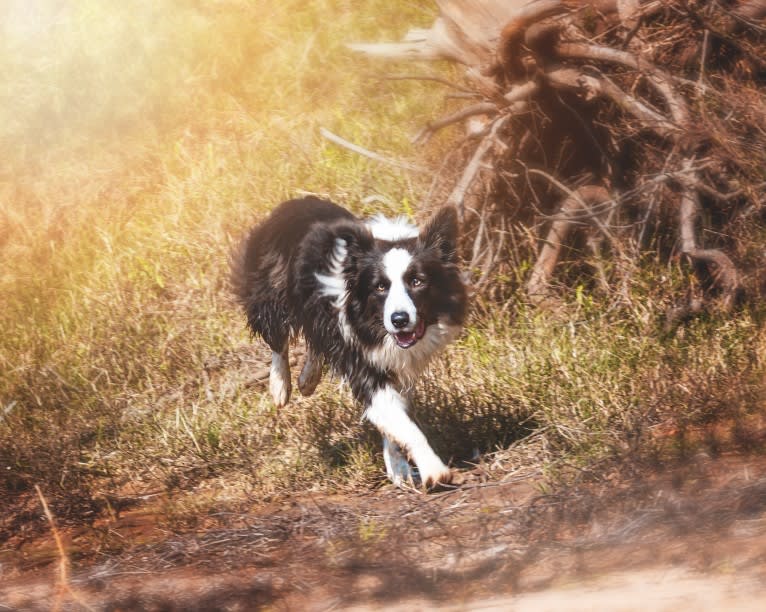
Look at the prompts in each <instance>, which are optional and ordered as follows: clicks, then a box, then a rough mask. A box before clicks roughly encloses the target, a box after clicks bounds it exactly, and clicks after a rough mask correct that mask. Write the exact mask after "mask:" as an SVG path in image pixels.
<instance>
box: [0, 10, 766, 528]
mask: <svg viewBox="0 0 766 612" xmlns="http://www.w3.org/2000/svg"><path fill="white" fill-rule="evenodd" d="M70 4H71V5H72V6H70V5H69V4H66V5H62V6H63V8H60V9H59V13H58V14H57V15H56V16H55V18H53V19H51V20H50V24H48V26H47V29H44V30H43V31H30V30H26V31H24V32H21V31H20V30H19V28H18V27H17V26H14V25H13V24H14V21H13V19H11V17H12V16H11V17H9V16H8V15H10V13H8V15H6V20H5V22H4V23H5V24H6V25H5V26H4V27H5V28H6V32H5V36H3V37H2V42H0V45H2V46H0V71H1V72H2V74H3V77H4V79H5V80H6V82H10V83H13V84H14V86H13V87H12V88H11V89H12V91H13V95H9V96H6V97H5V98H4V99H3V100H2V102H3V103H2V104H1V105H0V126H2V127H0V155H1V156H2V159H3V161H4V162H5V165H4V169H3V170H2V175H1V176H0V259H1V260H2V261H3V265H2V268H1V269H0V296H1V297H2V300H1V301H2V308H0V329H2V334H0V491H2V490H3V489H4V490H5V491H6V492H23V491H30V490H31V487H32V486H33V485H34V484H37V483H40V484H42V485H43V486H44V488H45V490H46V492H47V494H48V495H49V496H51V497H52V498H53V499H54V500H55V501H57V507H58V510H57V512H58V513H59V514H60V515H62V514H66V513H67V512H71V513H75V512H77V509H78V508H80V506H73V505H72V501H71V500H73V499H79V500H84V503H85V505H86V506H87V507H90V506H91V505H93V504H95V505H96V506H98V504H99V503H100V502H99V501H98V500H100V499H102V498H103V496H104V495H105V494H111V493H120V494H126V495H130V494H132V492H134V491H140V490H155V489H156V488H157V487H159V488H161V489H166V490H172V491H187V492H188V491H196V492H197V493H198V492H199V491H205V490H210V491H214V492H215V494H214V496H217V497H216V501H215V502H214V503H224V502H225V500H227V499H229V497H231V498H232V499H241V498H242V497H243V496H248V495H250V496H257V497H258V498H259V499H263V498H266V497H269V496H272V495H277V494H280V493H282V492H284V491H287V490H294V489H305V488H323V489H333V488H338V487H340V488H343V487H346V486H351V485H353V486H373V485H374V484H375V483H377V482H379V481H380V480H381V476H382V469H381V465H382V462H381V460H380V457H379V449H378V444H379V442H378V440H377V436H376V435H374V432H372V431H371V429H370V428H369V427H368V426H366V425H364V424H361V423H360V422H359V417H360V411H359V409H358V407H356V406H354V405H353V403H352V402H351V400H350V398H349V396H348V393H347V391H345V390H339V389H338V381H337V380H327V381H325V382H324V383H323V384H322V385H321V387H320V389H319V391H318V393H317V395H316V396H314V397H312V398H309V399H302V398H296V400H295V401H294V402H293V403H292V404H291V406H290V407H289V408H287V409H285V410H282V411H276V410H275V409H274V408H273V407H272V406H271V403H270V400H269V399H268V397H267V396H266V394H264V392H263V391H264V390H263V388H262V387H258V386H255V387H253V386H248V385H247V384H246V381H247V379H248V377H249V375H250V374H251V372H252V371H253V369H254V368H255V367H256V363H255V362H256V361H257V356H258V354H259V352H260V354H261V355H262V356H266V349H265V346H264V345H263V344H259V343H257V344H255V345H253V344H252V343H251V341H250V339H249V338H248V334H247V332H246V329H245V326H244V317H243V316H242V315H241V314H240V312H239V311H238V309H237V308H236V307H235V305H234V304H233V303H232V300H231V299H230V297H229V294H228V289H227V275H228V266H227V257H228V253H229V250H230V248H231V246H232V245H233V244H234V243H235V242H236V240H237V239H238V238H239V237H240V235H241V234H242V232H243V231H244V230H245V229H246V228H247V227H248V226H249V225H250V224H252V223H253V222H254V221H255V220H257V219H258V218H260V217H262V216H263V215H264V214H265V213H266V212H267V210H268V209H269V208H270V207H272V206H273V205H275V204H276V203H278V202H279V201H281V200H282V199H284V198H286V197H290V196H295V195H296V194H299V193H301V190H306V191H310V192H314V193H318V194H321V195H325V196H329V197H332V198H333V199H335V200H336V201H339V202H341V203H343V204H345V205H347V206H349V207H351V208H353V209H355V210H357V211H359V212H371V211H373V210H375V211H379V210H380V211H382V212H388V213H399V212H409V211H410V210H415V211H416V212H417V210H418V203H419V202H421V201H422V199H423V197H424V195H425V194H426V192H427V190H428V188H429V184H430V180H431V176H430V175H428V174H418V173H407V172H403V171H399V170H396V169H392V168H389V167H386V166H381V165H378V164H376V163H374V162H371V161H369V160H366V159H364V158H361V157H358V156H355V155H353V154H351V153H349V152H347V151H345V150H342V149H339V148H337V147H336V146H334V145H332V144H330V143H328V142H326V141H324V140H322V139H321V137H320V136H319V133H318V128H319V126H325V127H327V128H329V129H330V130H333V131H335V132H336V133H338V134H340V135H342V136H344V137H346V138H348V139H350V140H352V141H355V142H357V143H359V144H361V145H363V146H365V147H368V148H371V149H373V150H376V151H380V152H382V153H384V154H386V155H389V156H393V157H398V158H402V159H415V157H416V156H420V159H419V161H420V162H421V163H431V164H432V166H433V167H438V159H439V158H440V157H441V156H442V155H443V153H444V150H443V148H444V147H445V146H446V145H447V144H448V142H449V141H448V137H445V138H444V139H436V142H434V143H432V144H431V145H429V148H428V149H427V150H426V151H422V152H418V151H415V150H413V148H412V147H411V146H410V144H409V138H410V136H411V135H412V134H413V133H414V132H415V131H416V130H417V128H419V127H420V126H421V125H422V124H423V123H424V122H425V121H426V120H427V119H428V118H430V117H432V116H433V115H434V114H436V113H438V112H439V110H440V109H441V108H442V106H443V101H442V98H441V94H442V92H441V91H440V90H439V89H438V88H434V87H429V86H424V85H423V84H422V83H411V82H400V81H397V82H384V81H382V80H381V79H380V76H381V74H382V73H383V72H385V71H390V72H395V71H396V70H397V69H396V67H394V66H390V65H383V64H380V63H376V62H367V61H365V60H362V59H360V58H358V57H355V56H353V55H351V53H350V52H348V51H347V50H346V49H345V47H344V46H343V45H344V43H345V42H350V41H359V40H388V39H395V38H398V37H400V36H401V35H402V34H403V33H404V32H405V31H406V30H407V29H408V28H409V27H411V26H415V25H424V24H426V23H428V22H429V19H430V18H431V17H432V15H430V14H429V12H428V11H424V10H421V9H420V8H418V6H417V5H415V4H413V3H404V2H402V3H399V2H395V3H389V2H382V1H381V2H377V1H376V2H371V3H365V4H364V6H359V5H355V4H353V3H350V2H339V1H338V2H329V1H326V2H313V3H301V2H287V3H265V2H246V1H243V0H240V1H238V0H230V1H222V2H216V3H198V2H192V1H191V0H187V1H176V2H170V0H165V1H153V2H150V1H148V0H147V1H145V2H136V3H130V5H127V4H126V5H124V6H123V5H119V6H118V5H112V4H110V5H109V6H107V5H106V4H104V3H100V2H95V1H93V2H79V3H70ZM6 10H7V11H10V9H6ZM14 28H16V29H14ZM428 69H429V70H431V69H433V68H432V67H428ZM439 69H443V70H445V71H447V70H449V69H448V68H447V67H439ZM406 71H407V72H413V68H412V67H411V66H408V67H407V68H406ZM424 158H425V159H424ZM659 273H660V272H659V271H653V270H651V269H648V271H647V272H646V274H647V275H648V276H649V280H648V281H647V282H646V283H645V284H644V286H645V287H648V286H651V285H652V284H653V283H652V281H651V279H652V278H656V276H652V275H653V274H655V275H656V274H659ZM516 282H518V279H517V281H516ZM655 284H656V283H655ZM662 291H663V290H662V288H656V287H655V288H653V289H651V290H650V289H643V290H641V289H640V287H639V288H636V289H635V291H634V293H633V294H631V296H630V299H629V300H628V303H627V305H623V306H621V307H620V308H616V309H614V308H613V309H611V310H609V311H608V313H607V314H604V313H605V312H607V309H606V308H604V307H603V305H599V304H598V303H597V302H598V300H597V299H595V298H593V297H592V296H588V295H584V294H583V293H582V292H580V293H579V294H577V299H573V302H572V304H570V305H569V307H568V308H567V309H566V310H564V311H562V312H560V313H557V314H553V313H548V312H545V311H538V310H533V309H530V308H528V307H527V306H525V305H524V304H523V302H522V301H519V303H518V304H516V303H513V304H512V306H513V307H512V308H507V305H503V304H492V303H490V304H484V305H483V307H482V308H481V309H477V313H478V312H481V314H480V315H479V314H476V315H475V316H474V318H473V320H472V322H471V325H470V326H469V328H468V330H467V331H466V333H465V335H464V336H463V338H462V339H461V341H460V342H458V343H457V344H456V346H455V347H454V348H453V349H451V350H450V351H449V352H448V355H447V356H446V357H445V359H444V360H442V361H441V362H440V363H438V364H436V365H435V366H434V368H433V371H432V374H431V375H430V376H429V378H428V379H427V381H426V382H425V383H424V384H423V386H422V388H420V389H419V391H418V396H417V402H416V407H415V414H416V417H417V418H418V420H419V421H420V422H421V424H422V425H423V427H424V428H425V429H426V430H427V432H428V434H429V437H430V438H431V439H432V440H433V441H434V444H435V446H436V447H437V449H438V451H439V452H440V453H441V454H442V455H443V456H444V457H445V458H446V457H450V456H451V457H452V458H453V459H454V460H455V461H458V462H459V461H461V460H465V459H471V458H473V457H474V455H475V451H479V452H480V453H486V452H491V451H498V450H500V451H502V450H503V449H506V448H508V447H509V445H512V444H513V443H515V442H516V441H518V440H520V439H523V438H524V437H525V436H528V435H529V434H536V435H535V436H533V439H534V440H536V442H535V444H537V443H538V442H539V443H540V446H539V448H538V447H535V448H537V451H536V452H538V455H537V456H538V458H539V460H540V461H541V462H548V463H549V464H550V465H556V464H557V463H559V462H562V461H566V462H571V463H577V464H581V465H587V464H589V462H592V461H595V460H599V459H601V458H604V457H610V456H615V455H618V454H620V453H623V452H625V449H626V448H628V447H629V446H630V444H631V441H632V440H634V439H635V435H636V434H635V432H637V431H640V432H643V434H642V435H644V434H647V432H649V433H651V428H652V427H653V426H655V425H656V424H658V423H662V422H665V421H668V420H677V421H683V422H684V423H690V424H694V423H695V422H699V421H701V420H704V419H705V418H710V415H711V414H713V413H714V411H715V410H722V411H729V412H730V413H731V411H734V412H736V411H740V412H742V413H749V412H752V411H754V410H756V409H757V408H758V406H759V405H760V404H759V401H760V400H759V398H760V397H762V395H763V389H762V384H761V382H760V381H761V380H762V379H763V373H764V364H763V358H762V357H761V356H762V355H764V354H765V353H764V349H766V336H765V335H764V332H763V328H762V326H761V325H760V323H759V321H758V316H757V314H753V313H748V312H745V313H741V314H739V315H737V316H736V317H734V318H732V319H720V320H715V319H708V320H699V321H696V322H694V323H693V324H691V325H689V326H686V327H684V328H683V329H682V330H681V331H680V332H678V333H676V334H674V335H667V334H665V333H664V332H663V331H662V325H661V321H660V320H659V314H658V313H659V310H660V309H659V306H658V305H661V304H662V300H663V299H666V298H667V295H669V294H670V292H671V290H670V289H668V290H667V291H666V292H665V293H662ZM211 364H212V365H211ZM541 440H542V442H540V441H541ZM211 495H213V494H211Z"/></svg>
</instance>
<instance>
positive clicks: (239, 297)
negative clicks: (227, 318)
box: [229, 233, 252, 307]
mask: <svg viewBox="0 0 766 612" xmlns="http://www.w3.org/2000/svg"><path fill="white" fill-rule="evenodd" d="M249 238H250V234H249V233H248V234H247V235H246V236H245V237H244V238H242V239H240V240H239V242H237V243H236V244H235V245H234V246H233V247H232V248H231V250H230V251H229V290H230V292H231V295H232V296H233V297H234V298H235V299H236V301H237V302H238V303H239V304H240V305H242V306H243V307H246V306H247V304H248V301H249V298H250V291H251V290H252V283H250V282H249V281H250V279H249V275H248V272H247V266H246V263H247V245H248V242H249Z"/></svg>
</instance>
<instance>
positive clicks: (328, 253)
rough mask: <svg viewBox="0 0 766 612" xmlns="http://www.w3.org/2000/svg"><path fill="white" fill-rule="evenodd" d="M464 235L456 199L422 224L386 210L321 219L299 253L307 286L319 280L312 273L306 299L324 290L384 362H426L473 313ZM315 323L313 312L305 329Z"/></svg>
mask: <svg viewBox="0 0 766 612" xmlns="http://www.w3.org/2000/svg"><path fill="white" fill-rule="evenodd" d="M457 240H458V220H457V213H456V211H455V208H454V207H451V206H445V207H443V208H441V209H440V210H439V211H437V212H436V214H434V215H433V217H431V219H429V220H428V221H427V222H426V224H425V225H424V226H423V227H422V228H420V229H418V228H417V227H415V226H413V225H411V224H409V223H407V222H405V221H403V220H401V219H395V220H387V219H384V218H382V217H376V218H373V219H371V220H369V221H367V222H366V223H365V222H347V221H344V222H341V223H338V224H335V225H331V226H317V228H316V229H315V231H314V232H313V233H312V236H311V237H310V238H309V239H308V241H307V243H306V244H305V245H303V248H302V254H301V255H299V260H300V261H299V265H298V269H299V277H300V278H303V279H305V281H306V282H307V285H304V286H310V285H311V284H313V283H308V281H309V280H310V279H309V277H308V275H309V274H310V275H311V276H312V277H313V280H314V282H315V283H316V285H315V286H316V289H315V290H310V291H309V292H308V293H307V294H306V295H305V300H306V302H305V303H309V301H310V300H312V299H315V298H316V299H318V300H319V301H320V302H321V303H322V304H323V305H324V307H326V308H333V309H335V310H336V311H337V313H338V317H339V326H340V329H341V332H342V334H343V336H344V338H345V339H346V341H348V342H351V343H353V344H356V345H358V346H360V347H362V348H363V349H364V350H365V353H366V354H367V355H368V356H371V359H372V361H373V362H374V363H376V364H377V365H379V366H380V367H382V368H384V369H396V370H397V371H399V372H402V371H403V370H406V369H413V370H419V367H418V366H420V365H424V364H425V363H426V362H427V361H428V358H429V357H430V356H431V355H432V354H433V353H434V352H436V351H438V350H439V349H441V348H443V347H444V346H445V345H446V344H447V343H448V342H449V341H451V340H452V339H453V338H454V337H455V335H456V334H457V332H458V331H459V330H460V328H461V327H462V324H463V321H464V319H465V314H466V302H467V298H466V288H465V285H464V283H463V281H462V278H461V273H460V270H459V268H458V265H457V260H458V257H457ZM317 268H319V270H320V271H319V272H317V271H316V270H317ZM314 291H315V293H314ZM327 298H331V299H327ZM308 310H310V309H306V311H308ZM315 324H316V322H312V321H308V320H307V321H305V322H304V329H305V327H306V326H310V325H315ZM313 332H314V334H315V335H317V334H323V332H325V333H326V331H325V330H318V329H314V330H313Z"/></svg>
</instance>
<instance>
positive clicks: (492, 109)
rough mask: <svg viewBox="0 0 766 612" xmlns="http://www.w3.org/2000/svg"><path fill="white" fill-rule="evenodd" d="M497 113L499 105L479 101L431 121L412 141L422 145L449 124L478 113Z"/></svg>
mask: <svg viewBox="0 0 766 612" xmlns="http://www.w3.org/2000/svg"><path fill="white" fill-rule="evenodd" d="M496 114H497V105H496V104H494V103H492V102H479V103H478V104H472V105H471V106H466V107H465V108H461V109H460V110H459V111H457V112H455V113H452V114H451V115H447V116H446V117H443V118H441V119H437V120H436V121H431V122H429V123H428V124H427V125H426V126H425V127H424V128H423V129H422V130H420V131H419V132H418V133H417V134H416V135H415V137H414V138H413V139H412V142H413V144H419V145H422V144H425V143H427V142H428V141H429V140H430V139H431V137H432V136H433V135H434V134H435V133H436V132H438V131H439V130H441V129H442V128H445V127H447V126H448V125H452V124H454V123H458V122H460V121H463V120H465V119H468V118H469V117H475V116H476V115H496Z"/></svg>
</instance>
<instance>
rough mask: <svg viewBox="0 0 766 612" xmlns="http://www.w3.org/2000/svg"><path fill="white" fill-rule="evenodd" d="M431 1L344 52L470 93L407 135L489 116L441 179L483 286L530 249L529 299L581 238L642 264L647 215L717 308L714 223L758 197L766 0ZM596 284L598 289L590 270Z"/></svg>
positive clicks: (428, 134)
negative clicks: (390, 30) (443, 79)
mask: <svg viewBox="0 0 766 612" xmlns="http://www.w3.org/2000/svg"><path fill="white" fill-rule="evenodd" d="M732 2H733V5H732ZM437 5H438V7H439V16H438V18H437V19H436V21H435V23H434V25H433V27H431V28H430V29H419V30H413V31H411V32H410V34H408V36H407V37H406V38H405V40H404V41H403V42H401V43H384V44H364V45H355V46H354V47H353V48H355V49H356V50H360V51H363V52H366V53H371V54H374V55H376V56H378V57H393V58H399V59H401V58H402V57H405V56H406V57H416V58H419V59H447V60H450V61H454V62H457V63H458V64H461V65H463V66H464V67H465V68H464V70H465V72H464V75H465V83H464V84H461V85H459V87H460V88H461V89H462V90H468V91H469V92H472V96H471V97H472V98H473V99H474V100H475V101H474V102H473V103H472V104H470V105H469V106H465V107H463V108H458V109H455V110H453V111H452V112H450V113H449V114H447V115H446V116H445V117H443V118H441V119H438V120H435V121H433V122H431V123H429V124H428V125H427V126H426V127H425V128H424V129H423V130H421V131H420V132H419V133H418V135H417V136H416V138H415V142H417V143H424V142H427V141H428V140H429V139H431V138H432V137H433V135H434V134H436V133H437V132H439V131H440V130H443V129H446V128H448V127H449V126H452V125H455V124H457V123H461V122H463V121H465V120H466V119H467V118H469V117H470V118H471V119H472V121H474V122H475V121H476V120H477V118H479V119H481V120H483V121H484V122H485V128H484V129H483V130H482V131H481V133H480V134H479V138H478V139H477V140H476V142H477V144H476V145H475V148H474V149H473V152H472V153H471V154H470V155H468V156H467V157H466V159H465V165H464V166H463V168H462V170H460V171H458V172H457V174H456V176H452V175H450V176H446V177H444V181H443V182H444V184H445V190H444V198H445V200H446V201H447V202H448V203H450V204H453V205H454V206H456V207H457V209H458V211H459V213H460V215H461V218H463V219H464V222H465V224H466V226H467V227H468V228H469V244H470V249H469V250H470V252H471V264H472V267H473V268H474V269H475V270H477V271H478V273H479V274H480V284H481V280H486V279H488V278H489V277H490V276H491V269H490V268H493V267H495V268H499V267H502V266H503V262H504V261H505V262H506V263H507V262H508V261H509V260H512V259H513V258H514V257H515V258H516V259H517V260H518V259H519V258H523V257H525V256H524V255H523V254H519V253H520V249H522V247H521V246H520V245H523V244H526V245H528V247H527V248H535V250H536V252H535V253H534V254H533V259H534V264H533V265H532V267H531V271H530V274H529V276H528V278H527V279H526V290H527V293H528V295H529V297H530V299H531V300H532V301H534V302H536V303H540V302H543V301H545V300H546V299H548V298H549V297H550V295H551V293H552V291H551V286H552V280H553V275H554V269H555V268H556V266H557V264H558V262H559V260H560V259H561V254H562V252H563V250H564V248H565V247H567V245H571V244H572V241H573V240H574V239H575V238H576V236H577V235H578V234H581V233H583V232H585V233H586V234H588V235H589V236H591V237H592V236H600V237H601V238H604V239H606V240H607V243H608V244H609V245H610V249H611V251H612V253H613V254H615V255H618V256H619V257H620V258H624V257H626V256H627V255H626V253H627V252H628V251H630V252H632V253H634V254H635V255H634V256H638V255H639V254H640V248H632V247H631V249H628V248H626V245H627V244H634V245H639V246H640V245H641V244H643V243H644V238H645V236H646V234H647V227H649V225H650V223H651V224H652V227H653V228H654V229H653V232H652V240H653V241H654V242H653V243H654V244H655V248H659V249H660V250H662V251H663V252H664V253H665V254H666V255H667V257H668V258H672V257H673V256H674V254H675V255H680V256H682V258H681V259H682V260H686V261H688V262H690V263H691V264H693V265H692V267H693V268H694V270H695V272H696V273H697V274H698V275H699V277H700V280H703V281H705V283H706V285H705V286H708V287H709V288H710V291H711V294H710V295H711V297H712V296H713V295H718V296H720V297H721V298H722V300H721V302H722V304H723V306H724V308H727V309H729V308H731V307H732V306H733V305H734V303H735V302H736V299H737V297H738V296H739V295H740V294H741V293H742V289H743V286H744V284H743V278H744V276H743V274H742V272H741V271H740V269H739V267H738V264H737V263H735V260H734V259H733V258H732V256H731V255H730V254H728V253H727V249H728V248H731V247H732V246H733V245H734V244H735V243H736V238H735V237H733V236H730V234H731V233H732V232H731V230H729V229H727V228H728V225H727V224H730V223H734V220H736V219H739V220H741V219H742V218H743V215H742V214H741V213H742V211H743V210H749V211H752V210H760V209H761V202H760V198H762V197H763V192H764V187H763V184H764V181H763V178H762V168H763V167H766V118H765V117H766V85H765V83H766V79H764V77H766V66H765V65H764V62H763V60H762V59H761V58H762V57H764V56H766V23H764V19H765V18H766V2H764V0H730V2H729V3H728V4H726V5H724V4H723V3H721V2H718V1H717V0H694V1H693V4H689V3H687V2H686V1H685V0H684V1H682V0H666V1H663V2H659V1H656V0H647V1H642V0H636V1H635V2H617V1H615V0H533V1H532V2H526V1H524V0H437ZM735 34H736V36H735ZM700 159H702V160H704V161H695V160H700ZM561 194H563V195H564V198H563V200H561V201H560V203H559V204H557V201H558V200H559V198H560V197H561ZM468 210H470V211H472V212H473V213H475V214H472V215H470V216H469V215H466V212H467V211H468ZM751 218H752V216H751ZM703 222H704V223H705V224H708V225H709V224H710V223H714V224H715V226H714V227H713V226H711V227H708V228H705V227H703V226H702V224H703ZM511 228H515V229H514V230H513V231H511ZM705 229H712V230H714V231H713V232H709V231H707V232H705V231H704V230H705ZM514 232H516V233H514ZM703 232H704V233H703ZM727 235H728V237H727ZM701 236H705V239H704V240H703V239H702V238H701ZM530 237H531V241H530ZM508 238H510V240H508ZM704 242H711V243H712V244H704ZM592 243H593V241H592V240H591V239H590V238H589V244H592ZM511 265H512V263H511ZM708 281H709V282H708ZM598 282H599V284H600V285H601V286H608V280H607V279H606V275H605V274H603V270H602V273H601V275H600V276H599V279H598Z"/></svg>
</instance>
